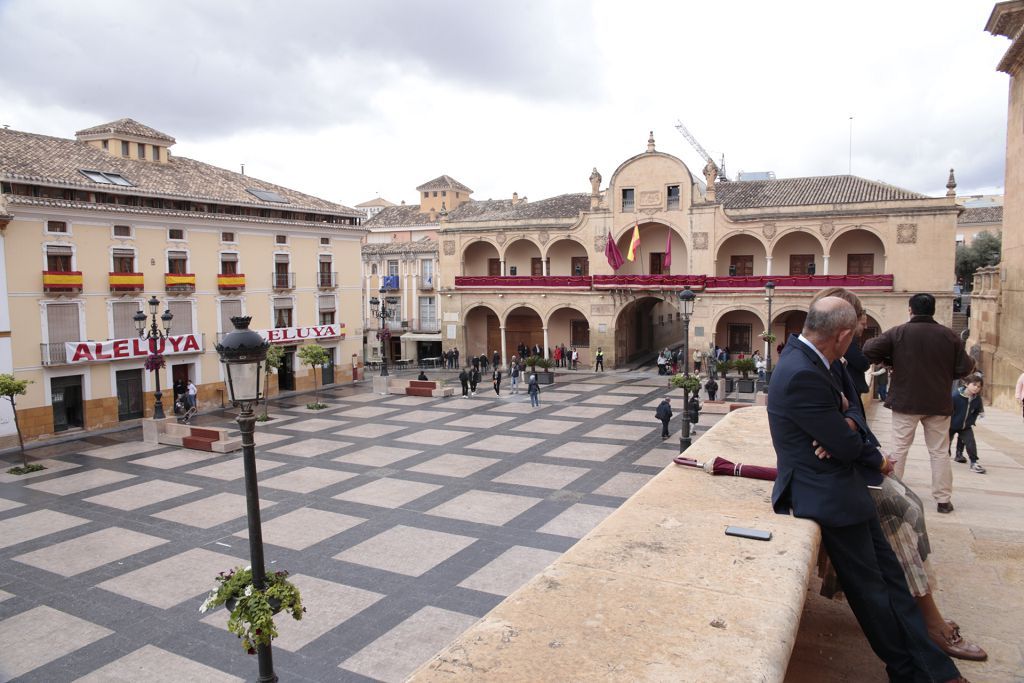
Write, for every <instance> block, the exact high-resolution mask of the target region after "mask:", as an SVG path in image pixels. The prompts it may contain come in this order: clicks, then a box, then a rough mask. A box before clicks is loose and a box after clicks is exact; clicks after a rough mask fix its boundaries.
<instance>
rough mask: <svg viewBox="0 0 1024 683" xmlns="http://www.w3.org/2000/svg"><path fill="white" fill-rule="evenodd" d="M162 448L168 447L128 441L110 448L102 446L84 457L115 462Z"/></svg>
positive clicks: (88, 452)
mask: <svg viewBox="0 0 1024 683" xmlns="http://www.w3.org/2000/svg"><path fill="white" fill-rule="evenodd" d="M161 448H167V446H166V445H164V444H162V443H146V442H145V441H126V442H124V443H115V444H111V445H110V446H100V447H99V448H94V449H92V450H91V451H86V452H85V453H84V455H88V456H89V457H90V458H103V459H104V460H115V459H117V458H127V457H129V456H132V455H141V454H143V453H149V452H150V451H157V450H160V449H161Z"/></svg>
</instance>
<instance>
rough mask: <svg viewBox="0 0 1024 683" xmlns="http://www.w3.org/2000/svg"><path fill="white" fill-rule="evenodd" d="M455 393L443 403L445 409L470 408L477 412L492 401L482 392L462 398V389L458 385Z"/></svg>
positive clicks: (463, 409) (464, 409)
mask: <svg viewBox="0 0 1024 683" xmlns="http://www.w3.org/2000/svg"><path fill="white" fill-rule="evenodd" d="M455 394H456V395H455V397H454V398H452V399H448V400H447V401H445V402H444V404H443V405H444V409H445V410H462V411H470V410H472V411H476V412H479V411H481V410H484V409H486V408H487V407H489V406H490V405H492V403H493V401H490V400H488V399H487V397H486V396H484V395H483V394H478V395H476V396H471V397H469V398H466V399H464V398H462V389H461V388H458V387H457V388H456V389H455ZM492 396H493V394H492Z"/></svg>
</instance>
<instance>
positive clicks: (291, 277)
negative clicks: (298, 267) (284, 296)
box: [270, 273, 295, 289]
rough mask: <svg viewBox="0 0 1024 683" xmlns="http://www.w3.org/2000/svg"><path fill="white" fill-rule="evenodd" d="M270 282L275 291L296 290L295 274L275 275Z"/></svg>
mask: <svg viewBox="0 0 1024 683" xmlns="http://www.w3.org/2000/svg"><path fill="white" fill-rule="evenodd" d="M270 282H271V283H272V284H271V286H272V287H273V288H274V289H295V273H273V274H272V275H271V276H270Z"/></svg>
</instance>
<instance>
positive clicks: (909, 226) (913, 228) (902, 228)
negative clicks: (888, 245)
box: [896, 223, 917, 244]
mask: <svg viewBox="0 0 1024 683" xmlns="http://www.w3.org/2000/svg"><path fill="white" fill-rule="evenodd" d="M896 243H897V244H917V223H900V224H899V225H897V226H896Z"/></svg>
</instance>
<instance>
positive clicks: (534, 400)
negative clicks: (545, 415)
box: [526, 375, 540, 408]
mask: <svg viewBox="0 0 1024 683" xmlns="http://www.w3.org/2000/svg"><path fill="white" fill-rule="evenodd" d="M526 393H528V394H529V395H530V405H531V406H533V407H534V408H540V383H539V382H537V375H530V381H529V382H527V384H526Z"/></svg>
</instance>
